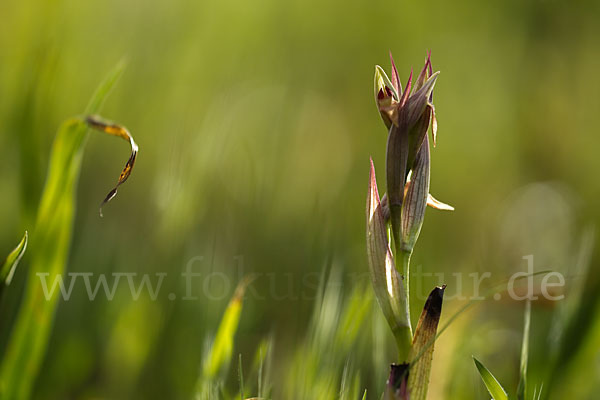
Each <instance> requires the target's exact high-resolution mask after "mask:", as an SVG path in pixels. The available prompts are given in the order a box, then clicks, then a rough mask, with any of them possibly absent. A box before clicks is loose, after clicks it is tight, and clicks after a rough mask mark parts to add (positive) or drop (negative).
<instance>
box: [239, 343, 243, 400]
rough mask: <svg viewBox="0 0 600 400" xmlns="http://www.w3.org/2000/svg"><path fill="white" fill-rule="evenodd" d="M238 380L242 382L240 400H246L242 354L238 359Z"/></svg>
mask: <svg viewBox="0 0 600 400" xmlns="http://www.w3.org/2000/svg"><path fill="white" fill-rule="evenodd" d="M238 378H239V381H240V400H244V370H243V368H242V353H240V355H239V358H238Z"/></svg>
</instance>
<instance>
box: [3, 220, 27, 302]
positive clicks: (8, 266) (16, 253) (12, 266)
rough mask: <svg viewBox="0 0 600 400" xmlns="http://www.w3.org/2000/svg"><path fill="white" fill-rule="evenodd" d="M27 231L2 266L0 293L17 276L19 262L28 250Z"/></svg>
mask: <svg viewBox="0 0 600 400" xmlns="http://www.w3.org/2000/svg"><path fill="white" fill-rule="evenodd" d="M27 239H28V235H27V231H25V235H23V239H21V241H20V242H19V244H18V245H17V247H15V249H14V250H13V251H11V252H10V254H9V255H8V256H7V257H6V260H5V261H4V264H2V268H0V293H2V289H3V288H4V287H5V286H8V285H10V282H11V281H12V278H13V276H14V274H15V270H16V269H17V265H18V264H19V261H21V257H23V254H24V253H25V250H26V249H27Z"/></svg>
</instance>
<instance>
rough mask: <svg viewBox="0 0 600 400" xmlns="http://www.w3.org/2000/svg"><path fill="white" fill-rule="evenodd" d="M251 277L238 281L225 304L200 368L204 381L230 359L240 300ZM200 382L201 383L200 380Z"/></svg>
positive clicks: (217, 372)
mask: <svg viewBox="0 0 600 400" xmlns="http://www.w3.org/2000/svg"><path fill="white" fill-rule="evenodd" d="M251 279H252V278H246V279H244V280H243V281H242V282H240V283H239V285H238V287H237V288H236V290H235V293H234V295H233V297H232V299H231V300H230V301H229V304H228V305H227V309H226V310H225V313H224V314H223V319H221V324H220V325H219V329H218V330H217V334H216V336H215V340H214V342H213V344H212V346H211V349H210V353H209V354H208V356H207V357H206V359H205V362H204V366H203V369H202V374H203V378H204V380H205V381H211V380H212V379H214V378H216V377H217V375H218V374H219V372H221V371H222V370H223V369H224V368H225V367H226V365H227V364H229V362H230V361H231V355H232V352H233V338H234V336H235V333H236V332H237V328H238V324H239V322H240V316H241V314H242V300H243V298H244V292H245V291H246V287H247V286H248V284H249V283H250V281H251ZM200 384H202V383H201V382H200Z"/></svg>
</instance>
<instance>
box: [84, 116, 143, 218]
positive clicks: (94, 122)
mask: <svg viewBox="0 0 600 400" xmlns="http://www.w3.org/2000/svg"><path fill="white" fill-rule="evenodd" d="M85 122H86V123H87V124H88V126H89V127H90V128H93V129H96V130H99V131H101V132H104V133H107V134H109V135H113V136H118V137H120V138H122V139H124V140H126V141H128V142H129V144H130V146H131V155H130V156H129V159H128V160H127V163H126V164H125V167H124V168H123V171H121V174H120V175H119V180H118V181H117V184H116V185H115V187H114V188H113V189H112V190H111V191H110V192H108V194H107V195H106V197H105V198H104V200H103V201H102V204H101V205H100V216H101V217H102V207H104V205H105V204H106V203H108V202H109V201H111V200H112V198H113V197H115V196H116V195H117V189H118V188H119V186H121V185H122V184H123V183H124V182H125V181H126V180H127V178H129V175H131V170H132V169H133V165H134V164H135V159H136V157H137V153H138V145H137V144H136V143H135V141H134V140H133V136H131V133H129V131H128V130H127V128H125V127H124V126H121V125H118V124H115V123H114V122H111V121H107V120H104V119H102V118H101V117H99V116H97V115H90V116H88V117H87V118H86V119H85Z"/></svg>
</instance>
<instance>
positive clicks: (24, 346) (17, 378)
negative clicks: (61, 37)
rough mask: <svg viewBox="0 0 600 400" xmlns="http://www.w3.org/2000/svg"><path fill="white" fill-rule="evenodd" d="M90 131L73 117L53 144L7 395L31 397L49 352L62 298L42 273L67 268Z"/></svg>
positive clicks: (105, 86)
mask: <svg viewBox="0 0 600 400" xmlns="http://www.w3.org/2000/svg"><path fill="white" fill-rule="evenodd" d="M121 71H122V66H119V67H117V68H116V69H115V70H114V71H113V72H111V73H110V74H109V75H108V77H107V78H106V79H105V80H104V81H103V82H102V84H101V85H100V86H99V87H98V89H97V90H96V92H95V93H94V95H93V96H92V99H91V100H90V103H89V105H88V107H87V108H86V112H87V113H97V112H98V111H99V109H100V107H101V105H102V103H103V102H104V99H105V97H106V96H107V95H108V93H109V92H110V90H111V89H112V87H113V85H114V83H115V82H116V80H117V79H118V77H119V76H120V74H121ZM87 132H88V127H87V125H86V123H85V121H83V120H82V119H79V118H77V119H70V120H68V121H66V122H65V123H64V124H63V125H62V126H61V128H60V129H59V131H58V134H57V136H56V139H55V141H54V145H53V147H52V154H51V159H50V166H49V168H48V177H47V180H46V186H45V189H44V192H43V194H42V199H41V202H40V207H39V210H38V214H37V220H36V224H35V229H34V233H33V235H34V246H32V247H33V249H32V251H31V253H32V261H31V265H30V266H29V271H28V275H29V278H28V281H27V286H26V289H25V293H24V296H23V304H22V305H21V307H20V310H19V313H18V315H17V319H16V321H15V326H14V329H13V331H12V334H11V335H10V339H9V341H8V344H7V346H6V352H5V354H4V357H3V358H2V363H1V367H0V389H1V393H0V394H1V395H2V397H6V398H8V399H12V398H14V399H16V398H23V399H25V398H29V396H30V394H31V391H32V390H33V384H34V382H35V379H36V378H37V374H38V373H39V370H40V368H41V363H42V361H43V358H44V356H45V353H46V346H47V343H48V340H49V335H50V332H51V328H52V322H53V319H54V313H55V309H56V304H57V301H58V298H59V296H58V293H54V295H51V296H50V298H46V297H45V294H44V292H43V289H42V286H41V285H40V282H39V281H38V279H39V276H38V275H40V274H42V275H45V276H46V277H47V278H48V279H49V282H55V280H56V279H57V276H59V275H62V274H63V273H64V271H65V266H66V261H67V254H68V252H69V246H70V244H71V236H72V226H73V220H74V216H75V193H76V190H77V182H78V178H79V173H80V171H81V162H82V157H83V150H84V144H85V140H86V136H87Z"/></svg>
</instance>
